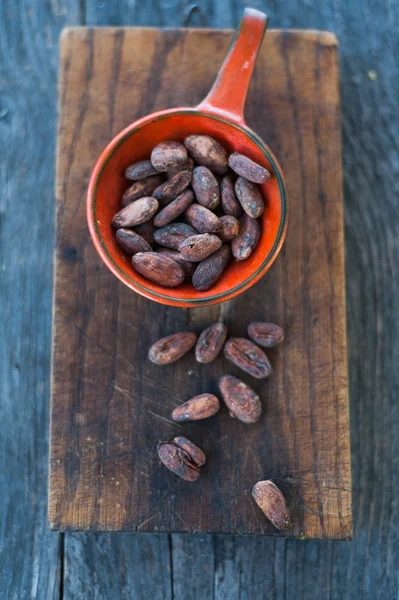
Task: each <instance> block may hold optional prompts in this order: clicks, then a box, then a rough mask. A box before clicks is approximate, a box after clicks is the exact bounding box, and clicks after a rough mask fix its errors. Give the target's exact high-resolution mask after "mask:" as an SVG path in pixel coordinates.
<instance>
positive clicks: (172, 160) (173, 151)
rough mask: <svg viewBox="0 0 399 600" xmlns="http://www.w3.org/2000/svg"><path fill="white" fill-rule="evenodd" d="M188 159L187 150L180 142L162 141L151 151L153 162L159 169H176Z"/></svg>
mask: <svg viewBox="0 0 399 600" xmlns="http://www.w3.org/2000/svg"><path fill="white" fill-rule="evenodd" d="M186 161H187V150H186V148H185V147H184V146H183V144H180V142H172V141H170V142H161V143H160V144H158V145H157V146H155V148H154V149H153V151H152V152H151V163H152V164H153V165H154V167H155V168H156V169H157V171H168V170H169V169H175V168H176V167H179V166H181V165H184V163H185V162H186Z"/></svg>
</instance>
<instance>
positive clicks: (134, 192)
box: [121, 173, 164, 208]
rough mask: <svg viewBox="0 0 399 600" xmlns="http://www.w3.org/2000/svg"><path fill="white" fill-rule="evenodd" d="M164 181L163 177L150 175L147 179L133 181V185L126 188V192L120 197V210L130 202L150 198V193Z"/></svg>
mask: <svg viewBox="0 0 399 600" xmlns="http://www.w3.org/2000/svg"><path fill="white" fill-rule="evenodd" d="M163 181H164V177H163V175H161V174H160V173H158V175H151V177H147V179H140V181H135V182H134V183H133V185H131V186H130V187H129V188H127V190H126V192H125V193H124V194H123V196H122V202H121V205H122V208H125V207H126V206H128V205H129V204H130V203H131V202H134V201H135V200H139V199H140V198H145V197H147V196H151V194H152V192H153V191H154V190H155V189H156V188H157V187H159V186H160V185H161V184H162V183H163Z"/></svg>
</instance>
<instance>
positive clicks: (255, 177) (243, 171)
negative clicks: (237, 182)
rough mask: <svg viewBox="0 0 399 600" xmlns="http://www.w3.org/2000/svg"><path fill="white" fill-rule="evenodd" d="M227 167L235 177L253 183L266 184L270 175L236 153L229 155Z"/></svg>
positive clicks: (245, 157) (256, 164)
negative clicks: (235, 174) (238, 176)
mask: <svg viewBox="0 0 399 600" xmlns="http://www.w3.org/2000/svg"><path fill="white" fill-rule="evenodd" d="M229 166H230V168H231V169H233V171H234V172H235V173H237V175H240V177H244V178H245V179H247V180H248V181H252V182H253V183H266V181H269V179H270V173H269V171H268V170H267V169H265V168H264V167H262V166H261V165H258V163H256V162H254V161H253V160H251V159H250V158H248V157H247V156H244V155H243V154H239V153H238V152H233V154H230V156H229Z"/></svg>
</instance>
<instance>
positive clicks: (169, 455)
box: [158, 442, 200, 481]
mask: <svg viewBox="0 0 399 600" xmlns="http://www.w3.org/2000/svg"><path fill="white" fill-rule="evenodd" d="M158 456H159V458H160V460H161V462H162V464H164V465H165V467H167V468H168V469H169V470H170V471H172V472H173V473H175V474H176V475H179V477H182V479H184V480H185V481H196V480H197V479H198V477H199V476H200V468H199V467H198V465H196V464H195V463H194V462H192V461H191V459H190V457H189V456H188V454H187V453H186V452H185V451H184V450H182V449H181V448H180V447H179V446H177V445H176V444H175V443H174V442H160V443H159V444H158Z"/></svg>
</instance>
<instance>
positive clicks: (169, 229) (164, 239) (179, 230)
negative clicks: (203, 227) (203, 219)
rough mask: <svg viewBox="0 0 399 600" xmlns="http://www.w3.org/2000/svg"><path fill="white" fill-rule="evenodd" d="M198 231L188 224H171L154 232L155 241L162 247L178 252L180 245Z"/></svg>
mask: <svg viewBox="0 0 399 600" xmlns="http://www.w3.org/2000/svg"><path fill="white" fill-rule="evenodd" d="M197 233H198V231H196V230H195V229H194V228H193V227H191V226H190V225H187V223H169V225H165V227H161V229H158V230H157V231H155V232H154V239H155V241H156V242H157V243H158V244H160V245H161V246H166V248H172V249H173V250H178V249H179V246H180V244H181V243H182V242H183V241H184V240H185V239H186V238H188V237H190V236H191V235H196V234H197Z"/></svg>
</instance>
